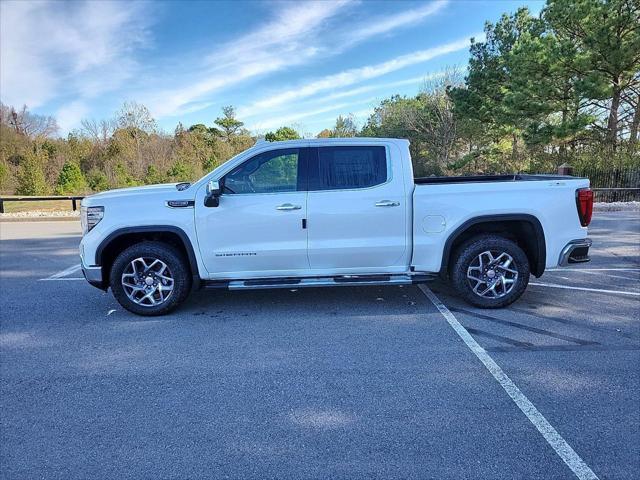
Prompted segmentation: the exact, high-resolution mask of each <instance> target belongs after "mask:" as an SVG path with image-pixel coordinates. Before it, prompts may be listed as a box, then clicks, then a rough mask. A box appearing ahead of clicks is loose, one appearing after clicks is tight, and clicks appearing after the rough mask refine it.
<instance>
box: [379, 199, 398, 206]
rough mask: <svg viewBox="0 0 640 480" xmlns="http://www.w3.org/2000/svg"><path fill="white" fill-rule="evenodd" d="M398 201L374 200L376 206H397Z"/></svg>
mask: <svg viewBox="0 0 640 480" xmlns="http://www.w3.org/2000/svg"><path fill="white" fill-rule="evenodd" d="M399 205H400V202H392V201H391V200H380V201H379V202H376V207H397V206H399Z"/></svg>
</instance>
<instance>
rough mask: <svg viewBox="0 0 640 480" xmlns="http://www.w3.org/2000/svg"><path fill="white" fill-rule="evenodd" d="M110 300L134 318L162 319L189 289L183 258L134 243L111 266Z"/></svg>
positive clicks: (151, 244)
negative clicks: (114, 301)
mask: <svg viewBox="0 0 640 480" xmlns="http://www.w3.org/2000/svg"><path fill="white" fill-rule="evenodd" d="M110 286H111V290H112V291H113V296H114V297H115V298H116V300H118V303H120V305H122V306H123V307H124V308H126V309H127V310H129V311H130V312H133V313H135V314H137V315H144V316H152V315H162V314H165V313H168V312H170V311H171V310H173V309H174V308H176V307H177V306H178V305H179V304H180V303H182V301H183V300H184V299H185V298H186V297H187V295H188V294H189V291H190V289H191V274H190V272H189V267H188V265H187V263H186V261H185V259H184V258H183V256H182V255H181V254H180V252H178V251H177V250H176V249H175V248H173V247H172V246H171V245H168V244H165V243H161V242H142V243H136V244H135V245H132V246H130V247H128V248H126V249H125V250H123V251H122V252H121V253H120V254H119V255H118V256H117V257H116V259H115V261H114V262H113V265H112V267H111V275H110Z"/></svg>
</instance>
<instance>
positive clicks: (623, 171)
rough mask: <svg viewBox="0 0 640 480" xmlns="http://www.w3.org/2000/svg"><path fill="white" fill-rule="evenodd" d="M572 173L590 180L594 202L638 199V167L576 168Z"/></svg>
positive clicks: (639, 174) (639, 191)
mask: <svg viewBox="0 0 640 480" xmlns="http://www.w3.org/2000/svg"><path fill="white" fill-rule="evenodd" d="M572 175H575V176H577V177H586V178H588V179H589V180H590V181H591V189H592V190H593V191H594V193H595V201H596V202H630V201H634V200H635V201H640V168H607V169H603V168H593V167H591V168H576V169H574V170H573V173H572Z"/></svg>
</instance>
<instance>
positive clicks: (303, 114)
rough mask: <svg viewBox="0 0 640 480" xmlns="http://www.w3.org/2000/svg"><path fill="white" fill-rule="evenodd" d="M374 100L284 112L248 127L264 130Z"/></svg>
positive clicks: (373, 100) (370, 102)
mask: <svg viewBox="0 0 640 480" xmlns="http://www.w3.org/2000/svg"><path fill="white" fill-rule="evenodd" d="M375 101H376V98H367V99H365V100H356V101H354V102H344V103H338V104H332V105H328V106H326V107H321V108H316V109H314V110H307V109H304V110H302V111H298V112H291V113H286V114H283V115H281V116H278V117H272V116H270V117H269V118H268V119H267V120H264V121H260V122H254V123H252V124H251V125H250V126H249V129H250V130H254V131H264V130H268V129H271V128H277V127H281V126H283V125H292V124H293V123H294V122H296V121H298V120H301V119H303V118H308V117H314V116H316V115H319V114H321V113H327V112H335V111H338V110H341V111H346V110H349V108H350V107H353V106H356V105H364V104H368V105H371V104H372V103H374V102H375ZM372 108H373V107H369V109H372Z"/></svg>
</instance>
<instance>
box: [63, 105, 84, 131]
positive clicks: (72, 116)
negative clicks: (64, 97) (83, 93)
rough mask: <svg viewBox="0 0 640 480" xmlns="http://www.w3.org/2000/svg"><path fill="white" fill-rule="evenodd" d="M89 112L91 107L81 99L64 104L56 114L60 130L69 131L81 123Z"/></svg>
mask: <svg viewBox="0 0 640 480" xmlns="http://www.w3.org/2000/svg"><path fill="white" fill-rule="evenodd" d="M88 113H89V107H88V106H87V104H86V103H85V102H83V101H81V100H76V101H73V102H71V103H67V104H65V105H64V106H62V107H61V108H60V109H58V111H57V112H56V114H55V118H56V120H57V122H58V127H60V131H62V132H69V131H71V130H73V129H74V128H76V127H78V125H80V122H81V121H82V119H83V118H85V117H86V116H87V114H88Z"/></svg>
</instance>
